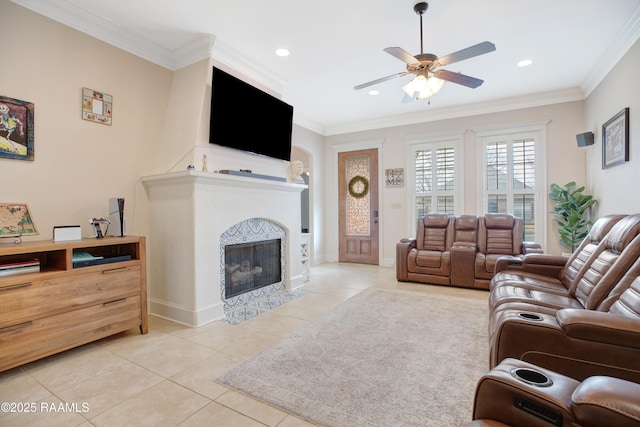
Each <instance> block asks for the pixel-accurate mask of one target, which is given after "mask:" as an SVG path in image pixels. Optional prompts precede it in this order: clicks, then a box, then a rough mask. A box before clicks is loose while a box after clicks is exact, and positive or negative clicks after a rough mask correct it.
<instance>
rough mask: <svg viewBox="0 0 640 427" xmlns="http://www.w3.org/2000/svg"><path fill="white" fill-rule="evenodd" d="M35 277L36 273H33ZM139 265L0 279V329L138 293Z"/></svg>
mask: <svg viewBox="0 0 640 427" xmlns="http://www.w3.org/2000/svg"><path fill="white" fill-rule="evenodd" d="M35 277H37V276H35ZM140 280H141V275H140V266H139V265H137V266H128V267H117V266H116V265H115V264H114V265H112V266H109V267H106V266H105V267H104V268H103V269H102V270H100V271H95V270H94V271H93V272H91V273H77V274H72V275H69V274H67V275H64V276H62V275H54V276H53V277H52V278H49V279H43V280H34V281H20V280H19V278H12V280H10V281H9V280H7V281H2V282H0V313H2V316H1V317H0V328H4V327H6V326H12V325H15V324H16V323H21V322H26V321H30V320H35V319H39V318H42V317H46V316H49V315H55V314H57V313H62V312H63V311H67V310H75V309H77V308H82V307H85V306H88V305H93V304H97V303H101V302H106V301H112V300H114V299H118V298H122V297H125V296H132V295H136V294H140Z"/></svg>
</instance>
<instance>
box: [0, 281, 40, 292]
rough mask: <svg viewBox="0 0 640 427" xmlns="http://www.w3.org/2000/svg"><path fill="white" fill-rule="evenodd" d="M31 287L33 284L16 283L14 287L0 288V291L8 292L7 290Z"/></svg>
mask: <svg viewBox="0 0 640 427" xmlns="http://www.w3.org/2000/svg"><path fill="white" fill-rule="evenodd" d="M31 285H33V283H31V282H26V283H18V284H16V285H8V286H0V291H8V290H9V289H20V288H27V287H29V286H31Z"/></svg>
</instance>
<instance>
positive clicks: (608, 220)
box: [589, 215, 624, 243]
mask: <svg viewBox="0 0 640 427" xmlns="http://www.w3.org/2000/svg"><path fill="white" fill-rule="evenodd" d="M623 217H624V215H606V216H603V217H601V218H598V219H597V220H596V222H594V223H593V225H592V226H591V230H589V240H591V241H592V242H594V243H598V242H601V241H602V239H604V237H605V236H606V235H607V233H608V232H609V230H611V228H612V227H613V226H614V225H615V224H616V223H617V222H618V221H619V220H620V219H622V218H623Z"/></svg>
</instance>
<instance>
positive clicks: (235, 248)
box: [224, 239, 282, 298]
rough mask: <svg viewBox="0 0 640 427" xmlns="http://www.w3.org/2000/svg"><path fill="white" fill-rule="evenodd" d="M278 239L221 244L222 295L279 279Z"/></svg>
mask: <svg viewBox="0 0 640 427" xmlns="http://www.w3.org/2000/svg"><path fill="white" fill-rule="evenodd" d="M280 243H281V242H280V239H273V240H263V241H259V242H250V243H240V244H236V245H227V246H225V247H224V265H225V278H224V279H225V282H224V283H225V298H231V297H234V296H236V295H240V294H243V293H245V292H249V291H252V290H255V289H260V288H262V287H265V286H269V285H273V284H274V283H278V282H280V281H281V280H282V267H281V260H280Z"/></svg>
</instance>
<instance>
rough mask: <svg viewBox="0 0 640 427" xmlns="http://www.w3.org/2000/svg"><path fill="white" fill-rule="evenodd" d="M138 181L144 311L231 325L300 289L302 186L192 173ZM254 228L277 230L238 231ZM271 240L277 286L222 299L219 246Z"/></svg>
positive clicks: (185, 321)
mask: <svg viewBox="0 0 640 427" xmlns="http://www.w3.org/2000/svg"><path fill="white" fill-rule="evenodd" d="M142 182H143V184H144V187H145V190H146V192H147V194H148V197H149V212H150V221H149V222H150V229H149V237H148V240H149V244H148V245H147V246H148V252H149V259H150V268H149V274H150V278H149V279H150V280H149V313H151V314H154V315H156V316H159V317H164V318H167V319H170V320H173V321H176V322H179V323H183V324H187V325H190V326H200V325H204V324H206V323H208V322H211V321H213V320H217V319H221V318H226V319H227V320H229V321H233V323H237V321H238V319H241V318H243V317H246V316H249V315H251V314H255V310H256V307H258V306H260V307H262V308H264V307H267V308H268V307H269V306H271V305H272V304H274V303H275V302H274V300H275V299H280V300H282V299H284V300H286V299H287V298H291V295H286V294H287V293H291V292H293V291H295V290H297V289H298V288H300V287H301V286H302V285H303V283H304V275H303V259H302V251H301V246H302V233H301V231H300V230H301V225H300V216H301V215H300V209H301V208H300V193H301V192H302V190H303V189H305V188H307V187H306V185H301V184H292V183H286V182H280V181H272V180H263V179H258V178H252V177H243V176H233V175H225V174H217V173H208V172H196V171H193V170H190V171H183V172H174V173H168V174H161V175H152V176H147V177H143V178H142ZM258 224H262V225H261V226H260V227H266V228H273V230H276V229H279V230H280V231H278V232H277V233H275V231H274V236H275V237H256V238H249V237H248V234H243V233H245V232H238V230H241V229H242V228H243V227H248V228H247V229H251V227H254V229H255V227H257V226H258ZM230 230H231V232H230ZM234 233H235V234H234ZM247 233H248V232H247ZM232 234H233V235H234V236H235V237H234V239H235V238H236V237H237V238H239V239H240V240H238V241H236V240H234V239H232V238H230V237H229V236H230V235H232ZM266 234H269V233H266ZM242 236H243V237H242ZM272 238H273V239H281V247H282V250H281V251H282V252H281V257H282V258H283V261H282V264H281V266H282V281H281V282H279V284H272V285H268V286H264V287H262V288H260V289H257V290H254V291H251V292H248V293H245V294H241V295H237V296H234V297H232V298H228V299H225V297H224V290H223V287H222V285H221V284H222V283H224V259H223V258H221V253H222V251H223V243H224V244H227V243H228V244H236V243H242V242H241V240H242V239H246V241H250V240H254V241H255V240H263V239H264V240H268V239H272ZM278 292H279V294H278V295H277V298H276V293H278ZM243 295H244V296H243ZM259 295H262V296H266V297H267V299H262V300H260V299H259V298H258V296H259ZM240 300H243V301H244V304H243V305H241V304H240ZM249 303H251V304H249ZM230 316H235V317H231V318H230ZM238 316H239V317H238Z"/></svg>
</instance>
